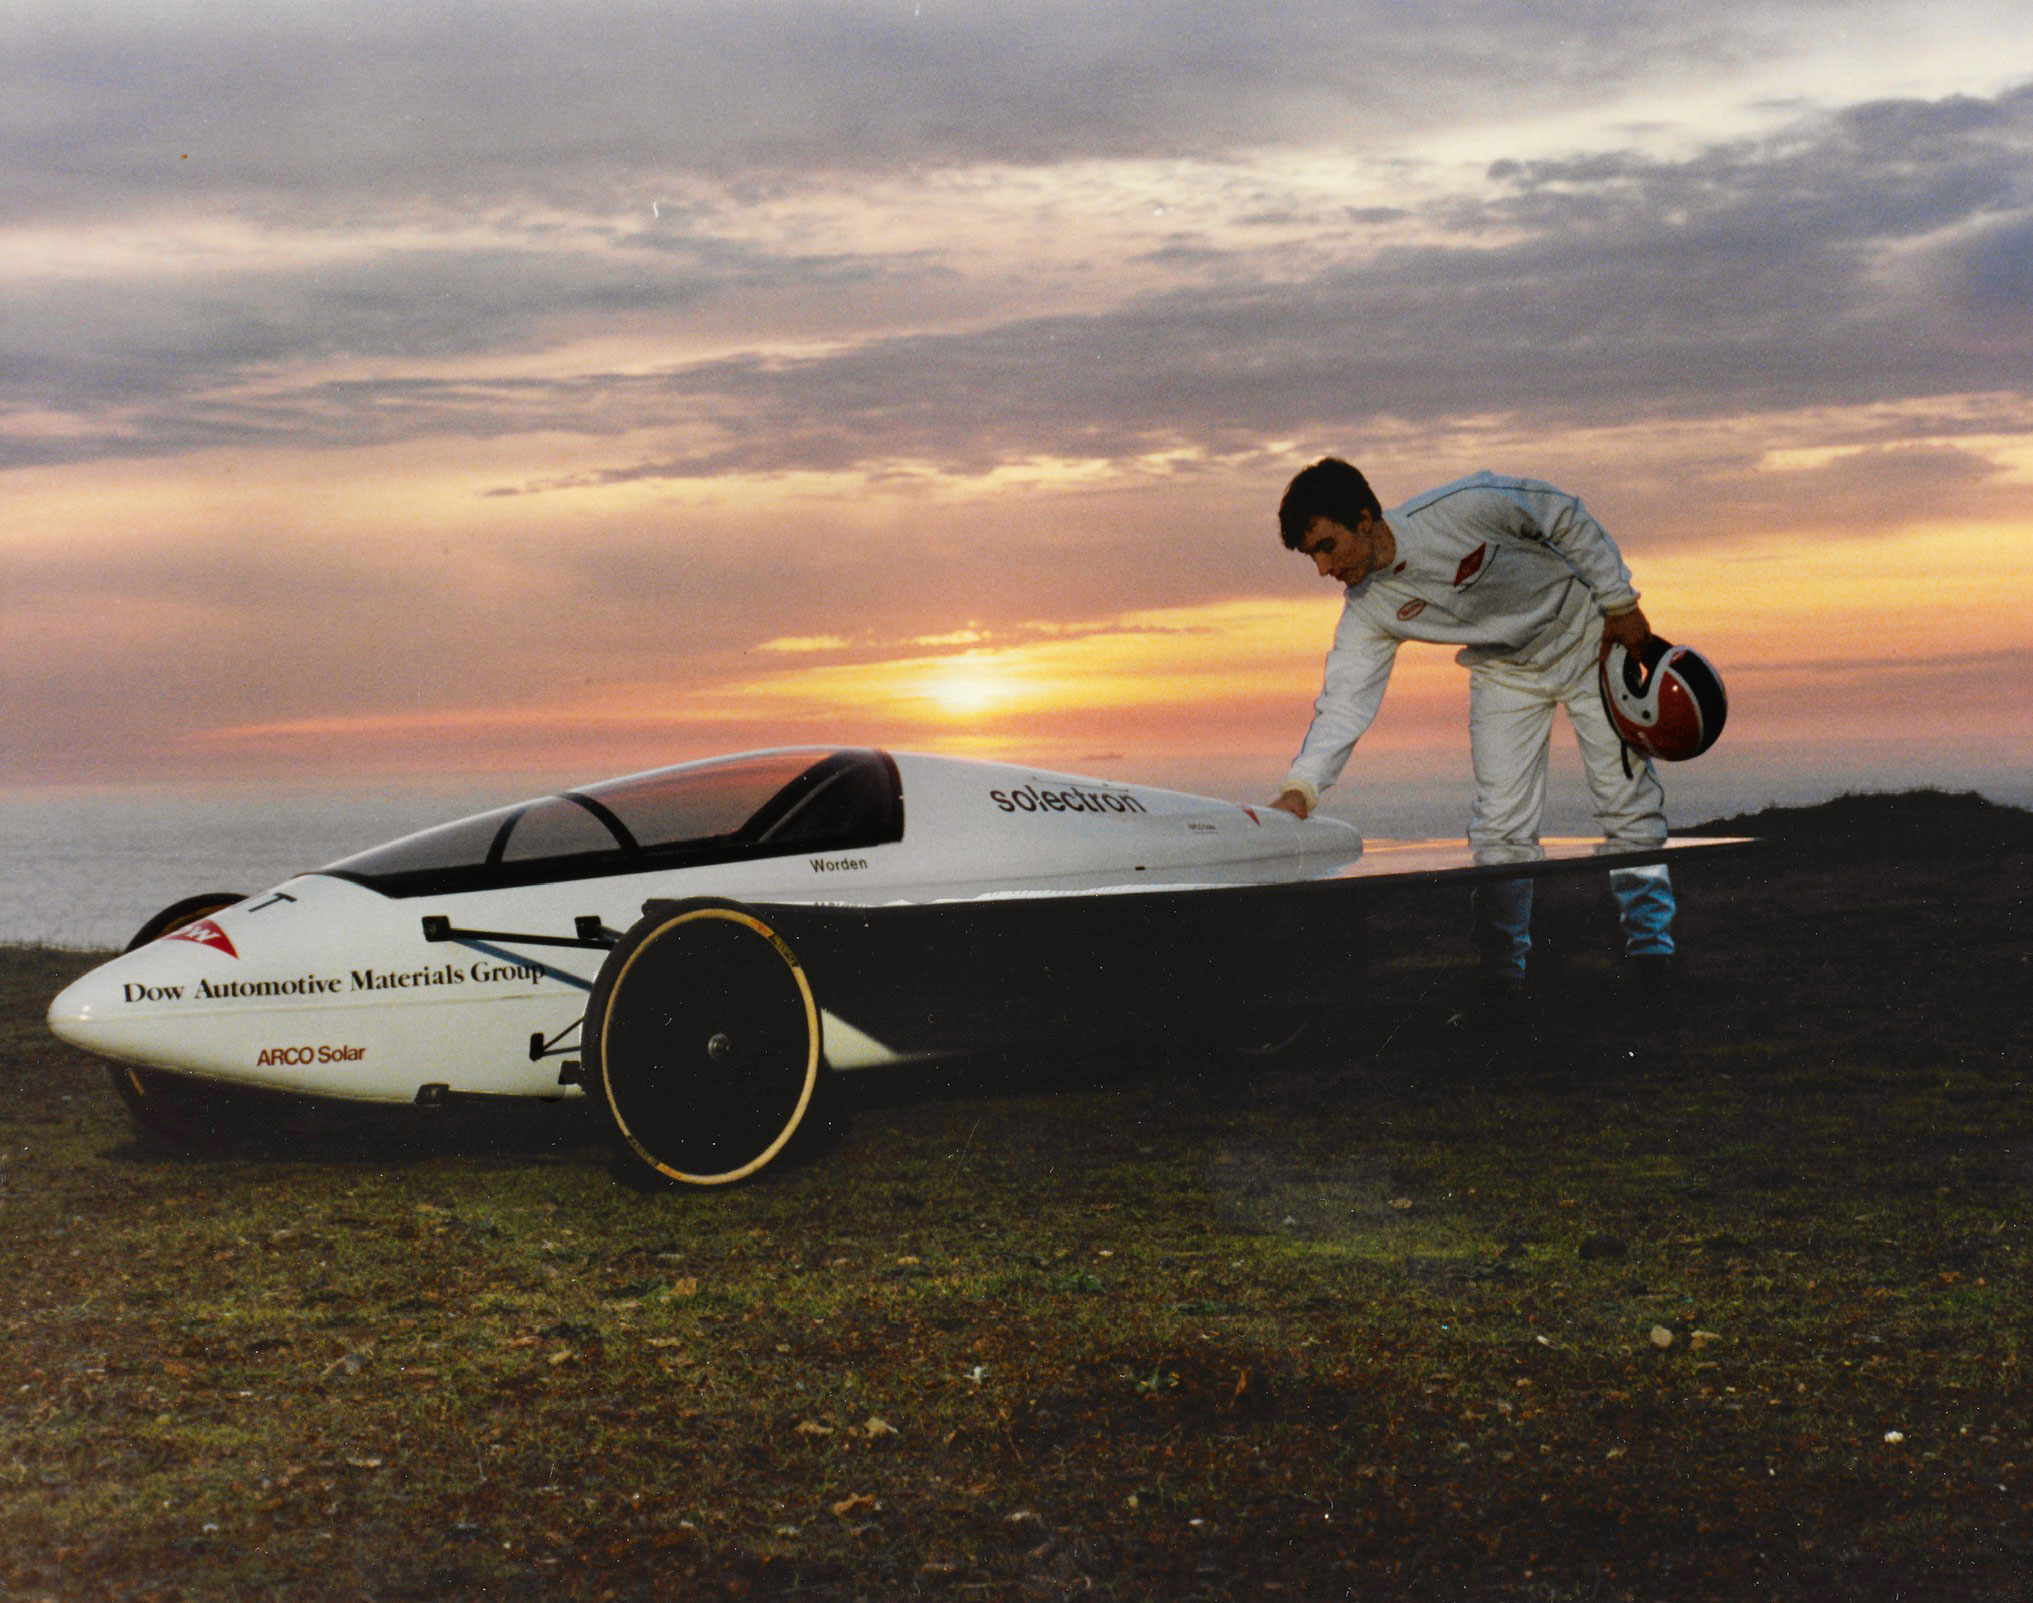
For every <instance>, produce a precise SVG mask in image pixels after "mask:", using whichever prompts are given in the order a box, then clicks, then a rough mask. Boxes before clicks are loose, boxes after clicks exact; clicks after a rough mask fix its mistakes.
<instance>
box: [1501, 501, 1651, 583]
mask: <svg viewBox="0 0 2033 1603" xmlns="http://www.w3.org/2000/svg"><path fill="white" fill-rule="evenodd" d="M1491 493H1493V494H1496V495H1500V496H1502V497H1503V498H1504V500H1506V501H1507V502H1509V503H1510V505H1511V506H1512V508H1513V509H1515V512H1516V513H1517V514H1518V515H1519V517H1520V522H1519V524H1518V525H1517V527H1516V530H1515V532H1517V533H1518V534H1521V535H1523V536H1524V538H1526V539H1528V540H1537V541H1539V542H1540V543H1541V544H1543V545H1548V546H1551V547H1552V548H1553V550H1554V551H1555V552H1557V553H1558V554H1559V556H1560V558H1561V560H1562V561H1564V562H1565V563H1566V564H1567V565H1568V566H1569V567H1570V568H1572V569H1573V570H1574V571H1575V572H1576V573H1577V574H1579V575H1580V576H1581V581H1582V583H1584V584H1585V585H1587V586H1588V588H1589V589H1590V590H1591V591H1593V592H1594V594H1595V604H1596V605H1597V606H1598V607H1600V608H1602V610H1603V612H1604V614H1605V615H1606V616H1610V617H1615V616H1618V615H1621V614H1624V613H1628V612H1630V611H1633V610H1635V609H1636V607H1637V604H1638V592H1637V591H1636V590H1634V589H1633V588H1632V587H1631V570H1630V569H1629V568H1628V567H1626V566H1625V564H1624V558H1623V553H1622V552H1620V551H1619V550H1617V546H1616V542H1615V541H1614V540H1612V539H1611V538H1610V537H1609V531H1608V530H1606V529H1605V528H1603V526H1602V525H1601V524H1600V523H1597V522H1596V521H1595V519H1594V518H1593V517H1591V516H1590V515H1589V511H1588V508H1587V507H1585V506H1583V505H1582V504H1581V498H1580V497H1579V496H1576V495H1569V494H1568V493H1567V492H1566V491H1565V490H1561V489H1557V488H1555V487H1554V486H1553V485H1550V484H1547V483H1546V482H1544V481H1543V480H1541V479H1499V480H1497V481H1496V482H1495V484H1493V485H1492V486H1491Z"/></svg>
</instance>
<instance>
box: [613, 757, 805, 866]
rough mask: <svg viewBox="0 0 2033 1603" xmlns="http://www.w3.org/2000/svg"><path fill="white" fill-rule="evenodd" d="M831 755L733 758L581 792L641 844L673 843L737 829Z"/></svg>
mask: <svg viewBox="0 0 2033 1603" xmlns="http://www.w3.org/2000/svg"><path fill="white" fill-rule="evenodd" d="M827 760H828V759H827V758H825V757H821V758H819V759H818V761H817V762H815V761H814V759H813V755H812V753H811V752H808V751H804V752H797V751H786V752H768V753H765V754H764V755H762V756H759V757H730V758H727V759H726V760H724V761H721V762H711V763H699V764H687V765H686V766H685V767H683V768H660V769H658V770H657V771H656V772H655V773H650V774H631V775H630V776H629V777H628V778H626V779H610V780H608V781H607V783H606V784H604V785H589V786H587V787H586V789H585V790H583V791H582V792H580V794H581V795H585V796H590V797H592V798H593V799H594V800H595V801H598V802H599V803H601V804H602V805H603V806H604V807H606V808H607V810H608V811H609V812H611V813H613V814H614V816H615V817H616V818H618V819H619V820H620V821H621V823H622V825H623V826H624V827H625V828H626V829H627V830H628V832H629V834H631V835H632V836H634V837H635V840H636V843H637V844H638V845H641V846H672V845H678V844H681V843H687V842H693V841H705V840H713V839H716V838H719V837H722V836H728V835H734V834H738V833H739V832H740V830H741V827H742V825H744V824H746V823H747V822H748V821H749V820H750V819H751V818H753V817H754V816H755V815H756V814H757V813H759V812H760V811H762V807H763V804H764V803H765V802H767V801H768V800H769V799H770V798H771V797H773V796H775V795H776V794H777V792H778V791H780V790H782V789H783V788H784V787H785V786H786V785H788V784H789V783H790V782H791V781H792V780H794V779H796V778H798V777H799V776H800V775H802V774H804V773H806V772H808V771H809V770H811V769H812V768H814V767H816V766H818V762H825V761H827Z"/></svg>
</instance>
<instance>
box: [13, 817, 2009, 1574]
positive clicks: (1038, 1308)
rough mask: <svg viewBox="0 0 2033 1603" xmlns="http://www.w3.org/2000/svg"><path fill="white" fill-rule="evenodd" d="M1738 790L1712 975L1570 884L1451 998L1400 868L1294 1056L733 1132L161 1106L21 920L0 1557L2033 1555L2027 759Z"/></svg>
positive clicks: (1431, 918) (1127, 1074)
mask: <svg viewBox="0 0 2033 1603" xmlns="http://www.w3.org/2000/svg"><path fill="white" fill-rule="evenodd" d="M1732 823H1733V825H1734V827H1735V828H1736V829H1737V830H1740V831H1741V832H1744V833H1755V834H1762V835H1764V836H1766V837H1768V839H1769V844H1768V845H1767V846H1766V847H1764V848H1763V849H1761V850H1759V851H1757V852H1753V853H1747V854H1743V855H1739V856H1734V857H1730V858H1728V859H1726V860H1720V859H1718V860H1709V861H1695V862H1691V863H1689V864H1687V865H1685V866H1684V867H1682V868H1680V869H1678V870H1677V871H1676V872H1677V873H1678V877H1679V881H1680V885H1681V891H1682V901H1683V907H1684V914H1683V920H1682V932H1683V940H1684V943H1685V946H1686V948H1687V960H1688V967H1687V973H1686V976H1685V978H1686V982H1687V983H1686V985H1685V988H1684V993H1683V996H1682V998H1681V1005H1680V1008H1679V1010H1678V1015H1677V1017H1675V1018H1661V1017H1659V1016H1658V1014H1657V1013H1656V1011H1655V1010H1653V1009H1652V1008H1651V1007H1649V1006H1646V1005H1640V1004H1638V1003H1636V1002H1635V1001H1634V1000H1632V999H1629V998H1625V997H1623V996H1622V995H1621V994H1620V992H1619V987H1618V983H1617V982H1618V975H1617V967H1616V958H1615V954H1614V948H1613V945H1612V943H1611V938H1610V922H1611V921H1610V917H1609V912H1608V905H1607V899H1606V897H1605V896H1604V894H1603V892H1602V890H1601V888H1600V886H1599V885H1595V884H1574V885H1566V884H1563V885H1561V886H1559V887H1558V888H1555V889H1551V890H1544V891H1542V902H1541V910H1540V918H1539V926H1538V934H1539V937H1540V943H1541V952H1540V954H1539V957H1538V959H1537V962H1538V968H1539V975H1538V981H1537V983H1538V987H1539V993H1540V994H1539V1002H1538V1006H1539V1008H1540V1024H1539V1028H1538V1031H1537V1034H1536V1038H1535V1039H1531V1040H1507V1041H1490V1040H1485V1039H1480V1038H1475V1037H1471V1036H1466V1035H1464V1034H1463V1033H1462V1032H1461V1031H1460V1030H1458V1029H1455V1028H1451V1027H1450V1026H1449V1024H1448V1022H1447V1020H1448V1017H1449V1015H1450V1014H1451V1013H1453V1012H1454V1011H1456V1009H1457V1008H1458V1007H1459V1005H1460V1002H1461V1000H1462V998H1463V996H1464V995H1465V993H1466V990H1467V985H1468V981H1469V979H1470V978H1471V972H1472V971H1471V969H1470V966H1469V960H1468V958H1467V955H1466V951H1465V942H1464V940H1463V935H1464V927H1465V908H1464V906H1463V905H1462V897H1461V894H1460V893H1459V892H1458V891H1450V892H1447V893H1446V894H1444V895H1440V896H1435V895H1431V894H1428V895H1425V896H1418V897H1405V898H1402V899H1401V900H1400V901H1398V902H1397V903H1395V904H1393V905H1392V906H1390V907H1388V908H1386V909H1384V910H1383V911H1381V912H1380V913H1379V914H1378V915H1377V916H1376V918H1375V920H1374V923H1373V935H1374V937H1375V939H1376V941H1377V944H1378V962H1377V965H1376V967H1375V970H1374V972H1373V974H1372V975H1371V977H1370V979H1369V980H1368V982H1366V983H1365V984H1363V985H1362V986H1361V987H1360V988H1359V989H1358V991H1357V994H1356V997H1355V1004H1356V1005H1354V1006H1352V1007H1351V1009H1350V1010H1349V1012H1348V1013H1347V1015H1346V1016H1344V1017H1341V1018H1338V1019H1335V1020H1332V1021H1327V1022H1326V1023H1324V1024H1323V1025H1322V1026H1321V1027H1320V1028H1318V1029H1317V1030H1316V1031H1315V1033H1314V1034H1313V1035H1312V1036H1311V1037H1310V1038H1308V1039H1307V1040H1305V1041H1303V1042H1302V1043H1301V1045H1300V1046H1299V1047H1297V1048H1295V1049H1294V1050H1293V1051H1292V1052H1291V1053H1288V1054H1287V1055H1286V1056H1284V1057H1281V1058H1278V1059H1276V1060H1274V1061H1272V1062H1270V1063H1257V1064H1249V1065H1245V1066H1238V1065H1236V1064H1232V1063H1227V1062H1223V1061H1221V1060H1219V1059H1218V1058H1216V1057H1214V1056H1212V1055H1210V1054H1209V1053H1207V1052H1202V1051H1197V1050H1193V1049H1191V1048H1189V1047H1187V1046H1184V1045H1181V1044H1179V1043H1163V1042H1149V1043H1144V1044H1142V1045H1140V1046H1137V1047H1135V1048H1133V1049H1126V1050H1116V1051H1110V1052H1106V1053H1103V1052H1092V1053H1088V1054H1084V1055H1081V1056H1078V1057H1067V1058H1061V1059H1055V1060H1053V1061H1051V1062H1040V1061H1038V1060H1036V1059H1029V1060H1017V1059H1009V1060H994V1061H976V1062H971V1063H967V1064H961V1065H953V1066H950V1067H947V1068H944V1069H940V1070H937V1071H917V1072H914V1073H911V1074H895V1073H892V1074H885V1075H881V1076H877V1077H874V1078H865V1079H860V1080H857V1081H856V1082H855V1083H854V1084H853V1085H852V1086H851V1087H850V1088H849V1093H848V1095H847V1097H846V1102H845V1108H844V1116H843V1117H842V1119H841V1120H840V1121H839V1124H838V1126H837V1128H835V1129H834V1130H833V1131H832V1132H831V1134H830V1135H829V1136H828V1138H827V1139H825V1140H824V1141H822V1142H819V1143H816V1144H815V1146H814V1149H813V1150H812V1151H811V1152H810V1153H809V1154H807V1156H806V1157H805V1158H804V1160H803V1161H801V1162H799V1163H797V1164H794V1165H791V1166H788V1167H782V1168H780V1169H777V1170H773V1171H771V1172H770V1173H769V1174H767V1175H766V1176H765V1177H763V1179H762V1180H760V1181H759V1182H758V1183H755V1184H752V1185H749V1186H745V1187H741V1188H737V1189H734V1190H730V1191H727V1192H724V1193H717V1192H716V1193H710V1194H645V1193H644V1192H642V1191H640V1190H636V1189H631V1188H629V1187H627V1186H624V1185H621V1184H618V1183H617V1182H616V1179H615V1176H614V1174H613V1172H612V1166H611V1163H610V1160H609V1158H608V1156H607V1154H606V1151H605V1149H604V1147H603V1146H602V1144H601V1132H600V1130H599V1128H598V1126H597V1125H596V1124H595V1122H594V1121H593V1120H592V1118H591V1117H590V1116H588V1115H587V1114H586V1113H585V1112H584V1111H582V1110H579V1109H576V1108H573V1107H546V1106H529V1107H509V1108H502V1109H485V1110H480V1111H474V1110H472V1109H469V1108H451V1109H446V1110H441V1111H435V1112H433V1111H424V1110H407V1109H403V1110H388V1111H385V1112H384V1111H375V1112H372V1113H361V1112H347V1111H339V1112H333V1111H329V1110H306V1109H305V1108H303V1107H301V1106H297V1105H292V1104H279V1105H277V1106H276V1107H275V1108H274V1109H272V1110H271V1111H270V1113H269V1115H268V1116H267V1117H265V1118H264V1119H263V1120H262V1121H260V1123H259V1124H258V1126H257V1127H256V1128H255V1129H253V1130H252V1131H251V1132H250V1133H248V1134H246V1135H244V1136H243V1137H241V1138H240V1139H238V1140H237V1141H235V1142H234V1143H232V1144H231V1145H230V1146H229V1147H228V1149H227V1150H225V1151H222V1152H214V1153H209V1154H204V1155H190V1154H186V1153H179V1152H176V1151H171V1150H167V1149H165V1148H163V1147H161V1146H159V1145H156V1144H154V1143H152V1142H150V1141H147V1140H144V1139H141V1138H140V1137H138V1136H137V1135H136V1134H135V1133H134V1132H133V1131H132V1129H131V1128H130V1126H129V1125H128V1123H127V1120H126V1116H125V1113H124V1111H123V1109H122V1108H121V1106H120V1104H119V1103H118V1101H117V1100H116V1099H115V1097H114V1095H113V1092H112V1090H111V1088H110V1086H109V1084H108V1081H107V1078H106V1073H105V1070H104V1068H103V1066H101V1065H98V1064H96V1063H94V1062H93V1061H91V1060H90V1059H88V1058H85V1057H84V1056H82V1055H80V1054H78V1053H76V1052H74V1051H72V1050H70V1049H69V1048H66V1047H64V1046H63V1045H62V1044H61V1043H59V1042H57V1041H56V1040H55V1039H54V1038H53V1037H51V1036H50V1035H49V1034H48V1032H47V1031H46V1029H45V1028H44V1026H43V1024H42V1014H43V1010H44V1008H45V1007H46V1006H47V1003H48V999H49V997H50V996H51V995H52V994H54V993H55V991H56V990H57V989H59V988H60V987H61V986H62V985H63V984H64V983H65V982H66V981H67V980H68V979H69V978H70V977H72V976H74V975H76V974H77V973H79V972H82V971H83V970H84V969H85V968H87V967H89V966H90V965H91V963H92V962H93V961H95V959H94V958H93V957H92V956H91V955H89V954H81V953H71V952H59V951H48V950H41V949H27V948H10V949H6V950H4V951H0V1093H4V1096H0V1333H4V1341H0V1597H5V1598H9V1599H17V1598H18V1599H33V1598H57V1599H64V1600H70V1599H101V1598H106V1599H143V1598H145V1599H161V1600H168V1599H178V1598H185V1599H201V1598H202V1599H210V1598H220V1599H257V1598H260V1599H266V1598H278V1599H281V1598H287V1599H291V1600H313V1603H316V1600H326V1599H333V1600H337V1599H347V1600H353V1599H374V1600H379V1603H392V1600H397V1599H433V1600H436V1599H468V1598H471V1599H483V1598H484V1599H525V1598H526V1599H538V1598H542V1599H550V1598H575V1599H576V1598H584V1599H609V1598H611V1599H649V1598H660V1599H661V1598H689V1597H744V1596H745V1597H751V1598H763V1597H770V1598H775V1597H798V1598H814V1599H847V1598H868V1599H891V1598H920V1597H921V1598H955V1599H963V1598H964V1599H982V1598H992V1599H1005V1598H1007V1599H1038V1598H1060V1597H1069V1598H1070V1597H1095V1598H1111V1597H1112V1598H1121V1599H1133V1598H1166V1599H1175V1598H1176V1599H1190V1598H1236V1599H1243V1598H1249V1599H1257V1598H1293V1599H1313V1598H1339V1597H1355V1598H1363V1599H1380V1598H1432V1599H1543V1600H1555V1599H1619V1598H1629V1599H1647V1600H1652V1599H1657V1600H1682V1599H1718V1600H1720V1599H1730V1600H1738V1599H1744V1598H1749V1597H1775V1598H1785V1597H1792V1598H1822V1597H1827V1598H1845V1599H1879V1598H1883V1599H1891V1598H1902V1599H1937V1598H1938V1599H1949V1598H1953V1599H1992V1600H2005V1599H2024V1598H2026V1597H2028V1596H2029V1595H2033V1387H2029V1384H2028V1382H2029V1376H2028V1371H2027V1357H2028V1355H2027V1353H2026V1352H2025V1350H2024V1349H2025V1347H2026V1344H2027V1337H2028V1334H2029V1330H2033V1323H2029V1320H2028V1315H2027V1310H2028V1308H2029V1306H2033V1301H2029V1292H2033V1242H2029V1231H2033V1214H2029V1209H2028V1200H2029V1192H2033V1114H2029V1108H2028V1100H2027V1069H2028V1057H2029V1051H2028V1047H2027V1044H2026V1038H2027V1030H2026V1026H2027V1022H2028V1015H2029V1005H2028V1002H2029V998H2033V894H2029V893H2033V815H2027V814H2024V813H2014V812H2009V811H2006V810H2003V809H1999V808H1995V807H1990V806H1988V805H1987V804H1983V803H1981V802H1978V801H1976V800H1975V799H1974V798H1958V797H1946V796H1937V795H1919V796H1910V797H1880V798H1852V799H1846V800H1845V801H1843V802H1839V803H1834V804H1830V806H1829V807H1825V808H1817V809H1810V810H1805V811H1793V812H1783V813H1769V814H1764V815H1760V816H1759V817H1758V818H1756V819H1751V820H1737V821H1732ZM149 911H152V910H151V909H137V910H136V918H137V922H139V919H140V917H141V916H142V915H143V914H145V913H147V912H149Z"/></svg>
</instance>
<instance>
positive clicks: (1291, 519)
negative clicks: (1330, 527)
mask: <svg viewBox="0 0 2033 1603" xmlns="http://www.w3.org/2000/svg"><path fill="white" fill-rule="evenodd" d="M1365 512H1367V513H1368V514H1369V515H1370V516H1371V517H1373V518H1380V517H1382V516H1383V515H1384V509H1383V503H1382V502H1380V501H1378V500H1377V497H1376V491H1374V490H1372V489H1371V488H1370V487H1369V480H1368V479H1366V478H1364V477H1363V476H1362V474H1361V473H1359V472H1358V471H1357V470H1356V469H1354V468H1352V467H1350V466H1349V465H1348V464H1347V463H1346V462H1344V461H1342V460H1341V458H1340V457H1338V456H1324V457H1322V458H1321V459H1320V460H1319V461H1318V462H1315V463H1314V464H1313V465H1312V466H1311V467H1310V468H1302V469H1300V470H1299V472H1297V473H1295V474H1294V475H1293V476H1292V482H1291V483H1290V484H1288V485H1286V486H1285V499H1284V500H1282V501H1280V502H1279V503H1278V533H1279V534H1281V535H1283V536H1284V539H1285V544H1286V545H1288V546H1290V547H1291V548H1292V549H1293V550H1294V551H1296V550H1298V549H1299V543H1300V541H1302V540H1304V539H1305V538H1306V531H1307V530H1308V529H1310V528H1312V527H1313V520H1314V519H1315V518H1332V519H1333V520H1334V521H1335V522H1336V523H1338V524H1340V525H1341V526H1342V527H1343V528H1344V529H1352V528H1354V527H1355V526H1356V524H1357V523H1359V522H1360V521H1361V520H1362V515H1363V513H1365Z"/></svg>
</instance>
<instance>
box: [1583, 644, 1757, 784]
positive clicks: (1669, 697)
mask: <svg viewBox="0 0 2033 1603" xmlns="http://www.w3.org/2000/svg"><path fill="white" fill-rule="evenodd" d="M1599 677H1600V679H1601V683H1602V709H1603V711H1604V712H1606V713H1608V714H1609V721H1610V722H1611V723H1613V724H1614V725H1616V731H1617V733H1618V734H1619V735H1622V736H1623V737H1624V744H1625V745H1627V746H1629V747H1631V748H1632V749H1634V750H1636V751H1640V752H1643V753H1644V754H1645V755H1646V756H1647V757H1656V758H1657V759H1658V760H1659V761H1660V762H1668V763H1681V762H1685V761H1687V759H1688V758H1690V757H1699V756H1700V755H1701V754H1702V753H1703V752H1705V751H1706V750H1708V748H1709V747H1710V746H1713V745H1714V744H1715V737H1716V736H1717V735H1719V734H1721V733H1722V725H1723V720H1724V719H1725V718H1727V717H1728V716H1729V697H1727V696H1726V695H1724V694H1723V689H1722V676H1721V675H1720V674H1718V673H1717V672H1716V671H1715V669H1714V668H1713V667H1711V666H1710V664H1709V661H1708V659H1707V658H1706V657H1704V656H1702V654H1701V653H1700V652H1698V651H1696V650H1695V649H1694V648H1693V647H1692V646H1676V645H1673V644H1672V643H1671V642H1669V641H1665V640H1661V639H1660V638H1659V637H1658V636H1657V635H1654V636H1652V638H1651V639H1649V640H1647V641H1646V642H1645V643H1644V644H1643V645H1642V646H1640V647H1639V648H1638V651H1637V654H1636V655H1635V656H1633V655H1632V654H1631V653H1630V652H1629V651H1626V650H1625V649H1624V648H1623V647H1622V646H1611V647H1610V648H1609V655H1608V656H1606V657H1604V658H1603V659H1602V667H1601V669H1600V673H1599Z"/></svg>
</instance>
